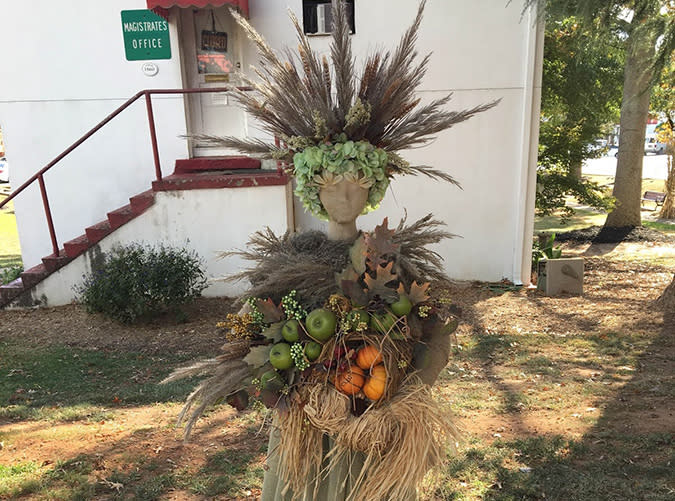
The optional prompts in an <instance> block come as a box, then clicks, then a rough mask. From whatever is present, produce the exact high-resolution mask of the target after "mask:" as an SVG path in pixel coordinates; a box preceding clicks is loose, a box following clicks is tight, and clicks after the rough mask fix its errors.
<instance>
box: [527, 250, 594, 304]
mask: <svg viewBox="0 0 675 501" xmlns="http://www.w3.org/2000/svg"><path fill="white" fill-rule="evenodd" d="M537 289H539V290H541V291H543V292H544V293H545V294H546V295H547V296H557V295H558V294H561V293H568V294H583V293H584V258H582V257H571V258H560V259H542V260H541V261H539V268H538V270H537Z"/></svg>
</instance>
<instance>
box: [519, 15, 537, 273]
mask: <svg viewBox="0 0 675 501" xmlns="http://www.w3.org/2000/svg"><path fill="white" fill-rule="evenodd" d="M537 19H538V12H537V10H536V8H535V7H533V8H531V9H530V10H529V11H528V18H527V22H528V23H530V26H532V28H531V29H530V31H529V36H528V39H527V70H526V74H525V82H524V96H523V117H524V120H523V134H522V138H523V141H522V151H521V162H520V165H521V175H520V178H519V179H518V185H517V190H516V191H515V192H516V193H517V194H518V198H517V200H518V201H522V202H519V204H518V210H517V215H516V221H515V223H516V228H515V230H516V238H515V240H514V242H515V246H514V247H515V248H514V255H513V274H512V276H513V277H514V280H515V282H516V284H517V285H522V284H529V283H530V267H531V261H532V238H533V236H534V200H535V197H536V189H537V156H538V150H539V114H540V111H541V78H542V71H543V60H544V21H543V20H540V21H539V20H537ZM523 22H525V21H523ZM519 247H520V248H519Z"/></svg>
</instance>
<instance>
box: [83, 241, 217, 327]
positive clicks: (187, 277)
mask: <svg viewBox="0 0 675 501" xmlns="http://www.w3.org/2000/svg"><path fill="white" fill-rule="evenodd" d="M201 265H202V262H201V259H200V258H199V256H198V255H197V254H196V253H195V252H193V251H189V250H187V249H185V248H173V247H166V246H157V247H150V246H141V245H136V244H134V245H129V246H125V247H117V248H115V249H113V250H112V252H111V253H110V254H107V255H105V256H104V260H103V263H102V264H100V265H99V266H95V267H94V270H93V272H92V273H91V274H90V275H88V276H85V277H84V282H83V284H82V285H81V286H80V287H79V289H78V291H77V292H78V294H79V299H80V301H81V302H82V303H83V304H84V305H85V306H86V307H87V311H89V312H100V313H104V314H106V315H108V316H109V317H111V318H114V319H116V320H119V321H121V322H125V323H131V322H135V321H137V320H141V319H147V318H149V317H153V316H156V315H158V314H161V313H165V312H168V311H173V312H175V313H177V314H181V315H182V312H181V310H180V306H181V305H183V304H186V303H188V302H191V301H193V300H194V299H195V298H197V297H198V296H199V295H200V294H201V292H202V291H203V290H204V288H205V287H206V275H205V274H204V271H203V270H202V266H201Z"/></svg>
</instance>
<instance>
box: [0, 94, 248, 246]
mask: <svg viewBox="0 0 675 501" xmlns="http://www.w3.org/2000/svg"><path fill="white" fill-rule="evenodd" d="M234 89H237V90H244V91H249V90H252V89H251V88H250V87H213V88H208V89H145V90H142V91H140V92H138V93H136V94H134V95H133V96H132V97H130V98H129V99H127V100H126V101H125V102H124V104H122V105H121V106H119V107H118V108H117V109H116V110H115V111H113V112H112V113H111V114H110V115H108V116H107V117H105V118H104V119H103V120H101V121H100V122H99V123H98V124H96V125H95V126H94V127H92V128H91V129H90V130H89V131H88V132H86V133H85V134H83V135H82V137H80V139H78V140H77V141H75V142H74V143H73V144H71V145H70V146H69V147H68V148H66V149H65V150H64V151H63V152H62V153H61V154H60V155H58V156H57V157H56V158H54V159H53V160H52V161H51V162H49V163H48V164H47V165H45V166H44V167H43V168H42V169H40V170H39V171H37V172H36V173H35V174H33V175H32V176H31V177H30V178H29V179H28V180H27V181H26V182H25V183H23V184H22V185H21V186H19V187H18V188H17V189H16V190H14V191H13V192H11V193H10V194H9V195H8V196H7V197H6V198H5V199H4V200H3V201H1V202H0V209H2V208H3V207H4V206H5V205H7V203H9V201H10V200H12V199H14V198H15V197H16V196H17V195H18V194H19V193H21V192H22V191H24V190H25V189H26V188H28V187H29V186H30V185H31V184H33V183H34V182H35V181H36V180H37V181H38V184H39V186H40V194H41V195H42V203H43V205H44V208H45V217H46V219H47V227H48V228H49V236H50V238H51V241H52V248H53V250H54V254H53V255H54V256H56V257H58V255H59V245H58V241H57V239H56V232H55V230H54V221H53V219H52V212H51V209H50V208H49V199H48V198H47V189H46V187H45V181H44V177H43V175H44V173H45V172H47V171H48V170H49V169H51V168H52V167H54V166H55V165H56V164H57V163H59V162H60V161H61V160H63V159H64V158H65V157H66V156H68V155H69V154H70V153H71V152H72V151H73V150H75V149H76V148H77V147H78V146H80V145H81V144H82V143H84V142H85V141H86V140H87V139H89V138H90V137H91V136H93V135H94V134H95V133H96V132H98V131H99V130H100V129H102V128H103V126H105V125H106V124H107V123H108V122H110V121H111V120H112V119H113V118H115V117H116V116H117V115H119V114H120V113H122V112H123V111H124V110H126V109H127V108H128V107H129V106H131V105H132V104H133V103H135V102H136V101H137V100H138V99H139V98H140V97H141V96H145V106H146V110H147V113H148V124H149V126H150V141H151V143H152V156H153V160H154V163H155V176H156V177H157V180H158V181H161V180H162V167H161V165H160V161H159V148H158V146H157V132H156V130H155V116H154V113H153V109H152V98H151V97H150V96H152V95H153V94H201V93H206V92H231V91H232V90H234Z"/></svg>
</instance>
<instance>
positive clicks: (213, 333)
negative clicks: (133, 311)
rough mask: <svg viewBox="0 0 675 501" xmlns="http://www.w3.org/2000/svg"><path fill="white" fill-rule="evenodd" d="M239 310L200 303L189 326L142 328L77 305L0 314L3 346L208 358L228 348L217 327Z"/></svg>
mask: <svg viewBox="0 0 675 501" xmlns="http://www.w3.org/2000/svg"><path fill="white" fill-rule="evenodd" d="M235 310H236V308H235V306H233V301H232V300H229V299H223V298H199V299H198V300H197V301H196V302H195V303H194V304H192V305H190V306H187V307H185V308H184V311H185V314H186V316H187V320H186V322H184V323H179V324H176V322H175V320H174V317H172V316H170V315H169V316H166V317H164V318H158V319H156V320H154V321H152V322H148V323H145V324H140V325H138V324H135V325H128V324H122V323H119V322H117V321H115V320H111V319H109V318H107V317H105V316H103V315H101V314H89V313H87V312H86V310H85V309H84V307H82V306H81V305H76V304H72V305H67V306H59V307H55V308H31V309H22V310H0V340H1V339H3V338H23V339H27V340H30V341H31V342H33V343H35V344H40V345H44V344H65V345H68V346H73V347H79V348H96V349H118V350H122V351H137V352H140V353H147V354H159V353H175V354H183V353H184V354H194V355H208V354H213V353H215V352H216V351H217V349H218V348H219V347H220V346H221V345H222V344H223V342H224V339H223V338H222V331H221V330H220V329H218V328H217V327H216V323H217V322H220V321H222V320H224V319H225V316H226V315H227V314H228V313H231V312H233V311H235Z"/></svg>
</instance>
